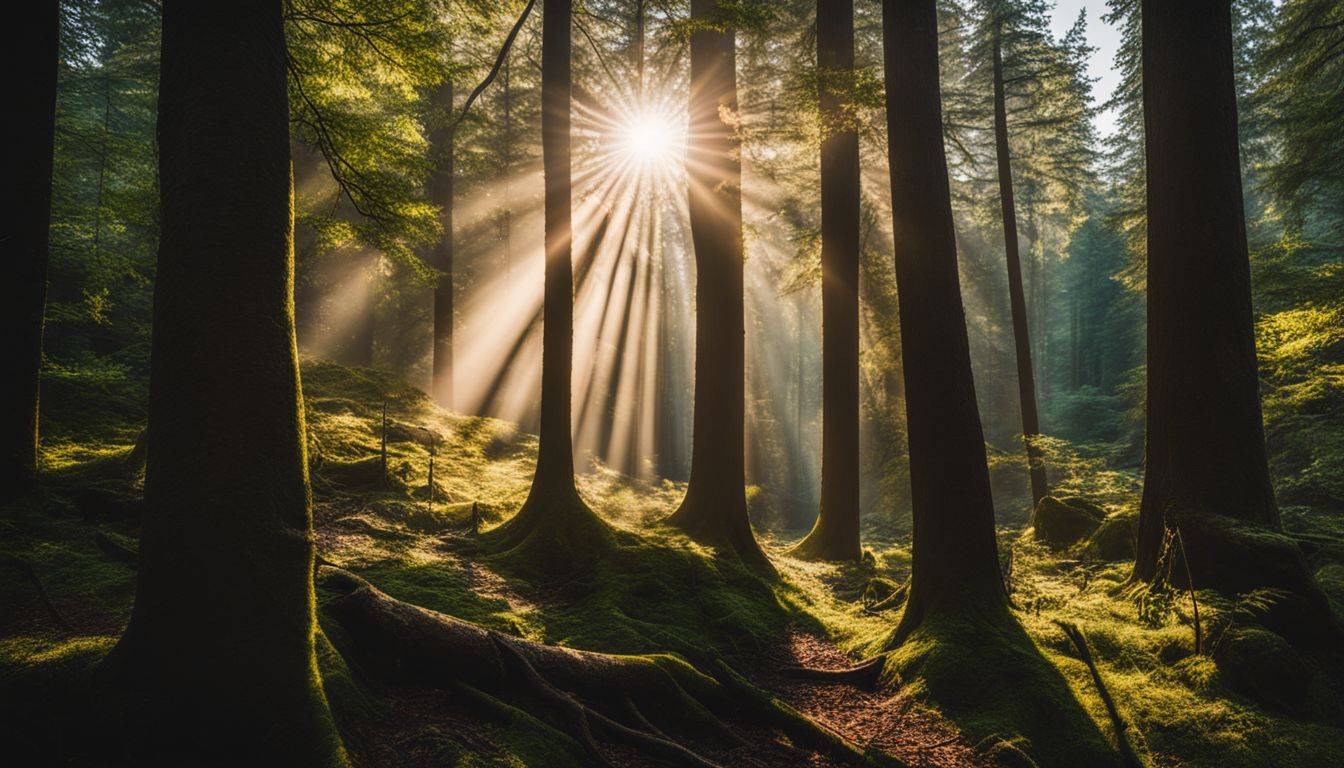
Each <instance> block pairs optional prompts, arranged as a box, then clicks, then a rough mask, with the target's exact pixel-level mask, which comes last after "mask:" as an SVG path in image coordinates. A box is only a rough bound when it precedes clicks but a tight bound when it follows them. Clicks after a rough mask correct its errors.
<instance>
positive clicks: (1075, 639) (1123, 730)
mask: <svg viewBox="0 0 1344 768" xmlns="http://www.w3.org/2000/svg"><path fill="white" fill-rule="evenodd" d="M1055 626H1057V627H1059V628H1060V629H1061V630H1063V631H1064V636H1065V637H1067V638H1068V639H1069V642H1071V643H1073V647H1074V648H1075V649H1076V650H1077V651H1078V657H1079V658H1080V659H1082V661H1083V663H1084V664H1086V665H1087V671H1088V672H1091V673H1092V682H1093V683H1094V684H1095V685H1096V686H1097V693H1098V694H1099V695H1100V696H1101V703H1102V704H1104V705H1106V714H1107V715H1109V716H1110V718H1111V724H1112V725H1113V726H1114V727H1115V741H1116V748H1117V749H1119V750H1120V757H1121V759H1123V760H1124V763H1125V766H1126V768H1142V766H1143V761H1142V760H1140V759H1139V756H1138V754H1137V753H1135V751H1134V747H1133V745H1131V744H1130V743H1129V736H1128V734H1129V723H1126V722H1125V719H1124V718H1123V717H1121V716H1120V710H1119V709H1117V708H1116V706H1115V699H1112V698H1111V692H1110V691H1109V690H1108V689H1107V688H1106V683H1104V682H1102V679H1101V671H1100V670H1098V669H1097V662H1096V661H1095V660H1094V659H1093V658H1092V650H1091V649H1090V648H1089V647H1088V645H1087V638H1086V637H1084V636H1083V631H1082V630H1081V629H1079V628H1078V626H1077V625H1076V624H1071V623H1069V622H1067V621H1058V620H1056V621H1055Z"/></svg>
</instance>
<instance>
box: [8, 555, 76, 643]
mask: <svg viewBox="0 0 1344 768" xmlns="http://www.w3.org/2000/svg"><path fill="white" fill-rule="evenodd" d="M0 558H3V559H5V560H9V561H10V562H12V563H15V564H17V565H18V566H19V567H20V568H22V569H23V571H24V572H25V573H27V574H28V578H29V579H31V580H32V582H33V586H35V587H37V596H38V597H39V598H40V599H41V600H42V605H43V606H44V607H46V609H47V613H50V614H51V617H52V618H53V619H55V620H56V623H57V624H59V625H60V626H61V629H64V630H65V631H67V632H69V633H70V634H72V635H78V634H83V633H81V632H80V631H79V628H78V627H76V626H75V625H74V624H73V623H72V622H71V621H70V620H69V619H67V618H66V617H65V614H63V613H61V611H60V609H59V608H57V607H56V603H55V601H53V600H52V599H51V593H50V592H48V591H47V585H46V584H43V583H42V577H41V576H39V575H38V574H37V569H36V568H34V567H33V564H32V563H31V562H29V561H28V559H27V558H23V557H19V556H18V555H16V554H13V553H11V552H0Z"/></svg>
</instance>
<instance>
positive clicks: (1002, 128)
mask: <svg viewBox="0 0 1344 768" xmlns="http://www.w3.org/2000/svg"><path fill="white" fill-rule="evenodd" d="M993 48H994V148H995V153H996V154H997V155H998V163H999V200H1000V204H1001V206H1002V210H1003V247H1004V254H1005V257H1006V261H1007V262H1008V299H1009V302H1010V303H1011V306H1012V313H1013V343H1014V346H1015V349H1016V351H1017V393H1018V402H1019V403H1020V404H1021V410H1022V440H1023V441H1024V442H1025V443H1026V448H1027V463H1028V465H1029V472H1030V474H1031V505H1032V507H1033V508H1034V507H1035V506H1036V505H1037V504H1040V503H1041V499H1043V498H1045V496H1046V494H1048V493H1049V492H1050V487H1049V486H1048V485H1047V483H1046V479H1045V458H1044V456H1042V455H1041V449H1040V445H1039V444H1038V443H1037V442H1036V440H1035V438H1037V437H1038V436H1040V433H1041V427H1040V419H1039V418H1038V417H1037V415H1036V374H1035V372H1034V369H1033V368H1032V365H1031V333H1030V331H1029V329H1028V326H1027V300H1026V296H1025V293H1024V291H1023V290H1022V261H1021V258H1020V257H1019V254H1018V242H1017V210H1016V208H1015V206H1014V204H1013V166H1012V160H1011V156H1010V153H1009V151H1008V108H1007V105H1006V99H1005V97H1004V83H1003V20H1002V19H999V18H995V20H994V44H993Z"/></svg>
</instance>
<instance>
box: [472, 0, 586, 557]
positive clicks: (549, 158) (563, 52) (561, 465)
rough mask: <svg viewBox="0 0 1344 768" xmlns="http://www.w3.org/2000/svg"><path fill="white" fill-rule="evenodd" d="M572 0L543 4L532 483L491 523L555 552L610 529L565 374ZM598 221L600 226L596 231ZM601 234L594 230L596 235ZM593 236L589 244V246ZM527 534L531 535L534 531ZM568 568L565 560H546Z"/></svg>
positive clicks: (568, 362)
mask: <svg viewBox="0 0 1344 768" xmlns="http://www.w3.org/2000/svg"><path fill="white" fill-rule="evenodd" d="M572 15H573V2H572V0H549V2H546V3H544V4H543V6H542V43H541V152H542V168H543V172H544V176H545V208H546V210H545V233H544V234H545V252H546V273H545V284H544V288H543V299H542V302H543V307H542V338H541V434H540V435H539V443H538V447H537V469H536V474H535V475H534V476H533V478H532V489H531V491H529V493H528V496H527V500H526V501H525V502H523V507H522V509H520V510H519V511H518V514H517V515H515V516H514V517H513V518H512V519H510V520H509V521H508V522H507V523H505V524H504V525H503V526H501V527H500V528H499V529H497V533H496V534H495V539H496V542H497V544H498V545H499V546H500V547H501V548H506V549H507V548H514V547H519V546H521V545H522V544H524V543H525V542H527V541H528V540H532V541H534V542H536V543H538V544H545V545H547V546H548V547H549V546H553V545H557V544H558V545H559V548H560V550H561V551H562V552H564V551H567V552H571V553H572V552H575V551H581V550H587V549H591V548H592V547H593V546H595V545H599V544H600V543H602V542H605V541H606V540H607V539H608V537H609V535H610V529H609V528H607V526H606V525H605V524H604V523H603V522H602V521H601V520H600V519H598V517H597V516H596V515H595V514H593V511H592V510H591V509H589V508H588V505H587V504H585V503H584V502H583V500H582V499H581V498H579V492H578V489H577V488H575V486H574V443H573V435H572V432H571V408H572V404H571V395H572V393H571V389H572V386H571V376H572V373H573V364H574V262H573V255H572V254H573V241H574V230H573V223H572V220H571V214H572V211H571V208H572V205H571V194H572V184H571V176H570V169H571V164H570V127H569V126H570V90H571V77H570V72H571V61H570V47H571V42H570V36H571V29H570V24H571V19H572ZM604 231H605V227H602V228H599V233H601V232H604ZM598 236H599V237H600V234H599V235H598ZM596 247H597V244H596V242H594V243H593V245H592V248H594V249H595V248H596ZM534 536H535V537H536V538H534ZM545 563H555V564H557V565H558V566H562V567H572V566H574V565H575V564H576V563H575V562H573V561H572V560H563V559H562V560H560V561H556V560H545V561H542V562H539V563H538V565H540V566H541V567H546V566H545Z"/></svg>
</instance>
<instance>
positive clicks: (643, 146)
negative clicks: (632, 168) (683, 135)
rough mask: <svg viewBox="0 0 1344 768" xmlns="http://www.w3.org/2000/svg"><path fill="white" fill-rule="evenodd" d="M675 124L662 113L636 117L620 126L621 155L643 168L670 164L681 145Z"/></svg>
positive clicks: (646, 112)
mask: <svg viewBox="0 0 1344 768" xmlns="http://www.w3.org/2000/svg"><path fill="white" fill-rule="evenodd" d="M673 120H674V118H673V116H672V115H670V114H663V113H660V112H654V111H640V112H636V113H634V114H633V115H631V116H630V117H629V119H627V120H626V121H624V125H622V126H621V137H620V139H621V151H622V152H623V153H624V154H625V156H626V158H627V159H629V160H631V161H633V162H635V163H637V164H639V165H642V166H660V165H667V164H671V163H672V162H674V161H675V160H676V158H677V154H678V150H679V149H680V146H679V145H680V143H681V142H680V140H679V138H678V135H677V133H678V132H677V130H676V129H675V128H674V123H673Z"/></svg>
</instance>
